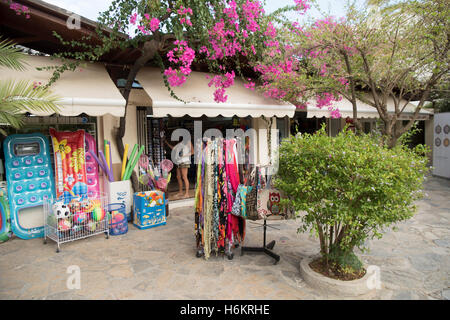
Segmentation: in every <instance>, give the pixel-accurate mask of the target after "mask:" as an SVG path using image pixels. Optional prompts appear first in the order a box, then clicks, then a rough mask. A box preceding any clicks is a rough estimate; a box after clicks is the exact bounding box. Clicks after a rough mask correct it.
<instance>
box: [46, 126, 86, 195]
mask: <svg viewBox="0 0 450 320" xmlns="http://www.w3.org/2000/svg"><path fill="white" fill-rule="evenodd" d="M50 136H51V137H52V141H53V156H54V160H55V185H56V198H57V199H59V200H61V199H64V201H65V202H70V201H71V200H72V199H73V198H76V197H80V196H81V197H85V196H87V193H88V185H87V178H86V157H85V151H84V148H85V144H84V138H85V133H84V130H78V131H76V132H68V131H62V132H61V131H56V130H55V129H53V128H50Z"/></svg>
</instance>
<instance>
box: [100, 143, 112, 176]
mask: <svg viewBox="0 0 450 320" xmlns="http://www.w3.org/2000/svg"><path fill="white" fill-rule="evenodd" d="M98 153H99V154H100V157H101V159H102V160H103V162H104V164H105V167H106V168H107V167H108V166H107V164H106V159H105V155H104V154H103V152H102V151H101V150H100V151H99V152H98ZM106 173H107V174H108V180H109V182H114V177H113V176H112V174H111V171H110V170H106Z"/></svg>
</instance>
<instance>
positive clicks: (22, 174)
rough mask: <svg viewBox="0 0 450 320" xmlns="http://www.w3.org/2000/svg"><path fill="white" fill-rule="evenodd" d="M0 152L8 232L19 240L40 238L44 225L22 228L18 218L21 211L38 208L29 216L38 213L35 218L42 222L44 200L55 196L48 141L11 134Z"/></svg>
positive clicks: (42, 137)
mask: <svg viewBox="0 0 450 320" xmlns="http://www.w3.org/2000/svg"><path fill="white" fill-rule="evenodd" d="M3 150H4V153H5V168H6V179H7V182H8V199H9V207H10V214H11V229H12V231H13V233H14V234H15V235H16V236H18V237H19V238H22V239H33V238H41V237H43V236H44V226H37V227H33V228H25V227H22V226H21V224H20V219H19V217H20V216H19V215H20V211H21V210H23V209H27V208H37V207H42V210H36V212H34V211H33V214H41V215H42V217H37V219H40V220H42V221H43V220H44V218H43V217H44V212H43V204H44V201H45V200H46V199H50V198H54V197H55V185H54V180H53V168H52V165H51V162H50V148H49V142H48V139H47V138H46V137H45V136H44V135H42V134H39V133H35V134H14V135H11V136H8V137H7V138H6V139H5V141H4V142H3ZM37 219H36V220H37Z"/></svg>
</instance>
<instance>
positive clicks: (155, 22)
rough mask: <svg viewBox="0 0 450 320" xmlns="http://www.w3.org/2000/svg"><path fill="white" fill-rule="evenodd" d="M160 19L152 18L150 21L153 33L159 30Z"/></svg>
mask: <svg viewBox="0 0 450 320" xmlns="http://www.w3.org/2000/svg"><path fill="white" fill-rule="evenodd" d="M159 23H160V21H159V19H158V18H152V20H151V21H150V30H152V31H153V32H155V31H156V30H158V29H159Z"/></svg>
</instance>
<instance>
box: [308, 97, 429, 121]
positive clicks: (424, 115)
mask: <svg viewBox="0 0 450 320" xmlns="http://www.w3.org/2000/svg"><path fill="white" fill-rule="evenodd" d="M405 103H406V101H405V100H402V101H401V102H400V106H401V107H402V108H403V106H404V105H405ZM314 104H315V102H314V101H312V102H310V103H309V106H308V108H307V112H308V113H307V117H308V118H314V117H316V118H322V117H326V118H329V117H330V111H329V110H328V107H323V108H322V109H319V108H317V107H314ZM332 107H333V108H334V109H335V108H338V109H339V111H340V113H341V115H342V118H347V117H348V118H353V105H352V103H351V102H350V101H348V100H347V99H345V98H342V100H340V101H337V102H334V103H333V105H332ZM415 108H416V104H415V102H414V101H412V102H410V103H408V105H407V106H406V107H405V109H404V110H403V112H402V113H401V115H400V117H399V119H398V120H408V119H410V118H411V117H412V115H413V114H414V111H415ZM357 109H358V118H374V119H377V118H380V115H379V114H378V111H377V109H376V108H375V107H372V106H370V105H368V104H367V103H364V102H362V101H361V100H357ZM387 109H388V112H389V113H394V112H395V105H394V101H393V99H392V98H388V100H387ZM432 115H433V111H432V110H427V109H421V110H420V112H419V116H418V118H417V120H428V119H429V118H430V116H432Z"/></svg>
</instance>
